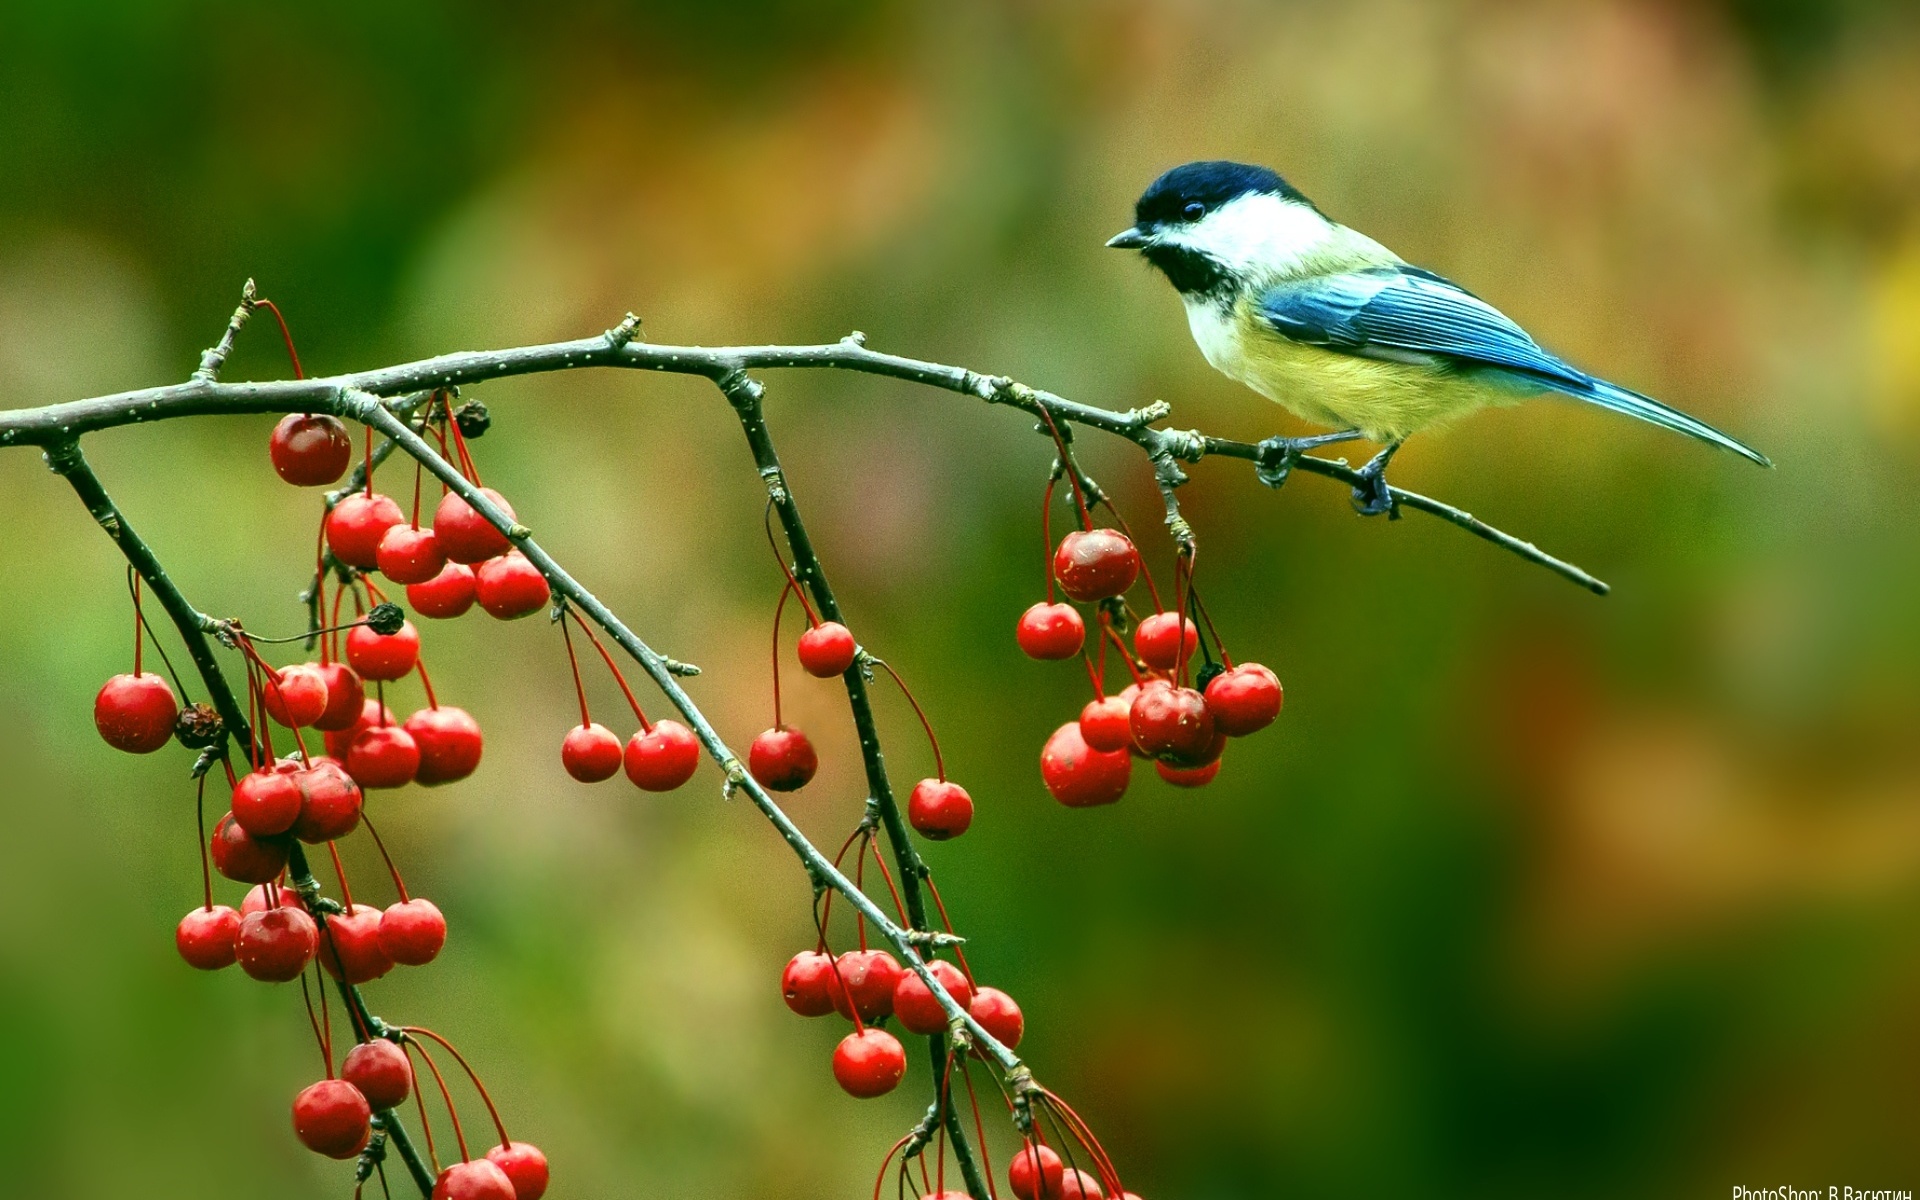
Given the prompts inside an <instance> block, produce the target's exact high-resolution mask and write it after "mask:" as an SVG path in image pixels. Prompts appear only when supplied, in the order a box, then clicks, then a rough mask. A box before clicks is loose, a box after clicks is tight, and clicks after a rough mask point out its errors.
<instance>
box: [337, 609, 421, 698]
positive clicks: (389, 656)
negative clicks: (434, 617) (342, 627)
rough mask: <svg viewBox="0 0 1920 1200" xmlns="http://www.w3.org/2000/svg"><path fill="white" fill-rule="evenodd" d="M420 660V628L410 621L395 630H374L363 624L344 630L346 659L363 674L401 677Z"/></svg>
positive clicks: (377, 677) (384, 680)
mask: <svg viewBox="0 0 1920 1200" xmlns="http://www.w3.org/2000/svg"><path fill="white" fill-rule="evenodd" d="M419 660H420V631H419V630H417V629H415V628H414V627H413V622H412V621H406V622H403V623H402V624H401V626H400V632H398V633H375V632H374V631H373V630H372V629H371V628H370V627H368V626H366V625H356V626H354V627H353V628H352V629H350V630H348V631H347V661H348V662H349V663H351V664H352V665H353V669H354V670H356V671H358V672H360V675H361V677H362V678H365V679H378V680H380V681H382V682H388V683H390V682H392V681H393V680H395V679H401V678H404V677H405V676H406V674H407V672H408V671H411V670H413V664H414V663H416V662H418V661H419Z"/></svg>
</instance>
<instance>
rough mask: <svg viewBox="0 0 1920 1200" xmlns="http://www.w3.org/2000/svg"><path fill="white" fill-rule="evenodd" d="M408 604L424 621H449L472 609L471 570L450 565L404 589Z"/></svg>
mask: <svg viewBox="0 0 1920 1200" xmlns="http://www.w3.org/2000/svg"><path fill="white" fill-rule="evenodd" d="M407 603H408V604H411V605H413V611H415V612H417V613H419V614H420V615H421V616H423V617H433V618H435V619H437V620H443V621H444V620H450V619H452V618H454V617H457V616H459V615H460V614H461V613H464V612H466V611H467V610H468V609H470V608H472V607H473V568H472V567H469V566H468V565H466V564H465V563H456V562H450V563H448V564H447V565H446V566H444V567H442V568H440V573H439V574H438V575H435V576H434V577H433V578H432V579H429V580H427V581H426V582H425V583H410V584H408V585H407Z"/></svg>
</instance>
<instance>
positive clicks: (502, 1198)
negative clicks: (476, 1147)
mask: <svg viewBox="0 0 1920 1200" xmlns="http://www.w3.org/2000/svg"><path fill="white" fill-rule="evenodd" d="M433 1200H518V1198H517V1197H516V1196H515V1195H514V1192H513V1180H511V1179H509V1178H507V1173H506V1172H505V1171H502V1170H501V1169H500V1168H499V1167H498V1166H496V1165H494V1164H493V1163H491V1162H488V1161H487V1160H486V1159H484V1158H476V1159H474V1160H473V1161H472V1162H461V1163H455V1164H453V1165H452V1166H450V1167H448V1168H447V1169H446V1170H444V1171H442V1172H440V1178H439V1179H437V1180H435V1181H434V1184H433Z"/></svg>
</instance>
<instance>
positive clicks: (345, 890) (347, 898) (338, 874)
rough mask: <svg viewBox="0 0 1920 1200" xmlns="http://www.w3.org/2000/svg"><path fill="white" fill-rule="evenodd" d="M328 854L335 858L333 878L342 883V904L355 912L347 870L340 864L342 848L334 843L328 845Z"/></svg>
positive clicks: (349, 910)
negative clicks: (348, 884)
mask: <svg viewBox="0 0 1920 1200" xmlns="http://www.w3.org/2000/svg"><path fill="white" fill-rule="evenodd" d="M327 853H328V854H330V855H332V856H333V876H334V878H335V879H338V880H339V881H340V902H341V903H342V904H344V905H346V906H347V911H348V912H349V913H351V912H352V911H353V889H352V888H350V887H348V886H347V869H346V867H344V866H342V865H341V863H340V848H339V847H338V846H337V845H335V844H334V843H333V842H331V841H329V842H328V843H327Z"/></svg>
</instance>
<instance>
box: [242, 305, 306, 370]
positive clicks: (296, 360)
mask: <svg viewBox="0 0 1920 1200" xmlns="http://www.w3.org/2000/svg"><path fill="white" fill-rule="evenodd" d="M253 307H255V308H264V309H266V310H267V311H268V312H270V313H272V314H273V319H274V321H275V322H276V323H278V324H279V326H280V337H281V339H282V340H283V341H285V342H286V343H287V357H288V358H289V359H291V360H292V361H293V377H294V378H295V379H305V378H306V377H307V373H306V372H305V371H303V370H301V369H300V352H299V351H298V350H295V349H294V348H293V330H291V329H289V328H287V319H286V318H285V317H283V316H281V315H280V306H279V305H278V304H275V303H274V302H273V301H271V300H268V299H266V298H265V297H255V299H254V301H253Z"/></svg>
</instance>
